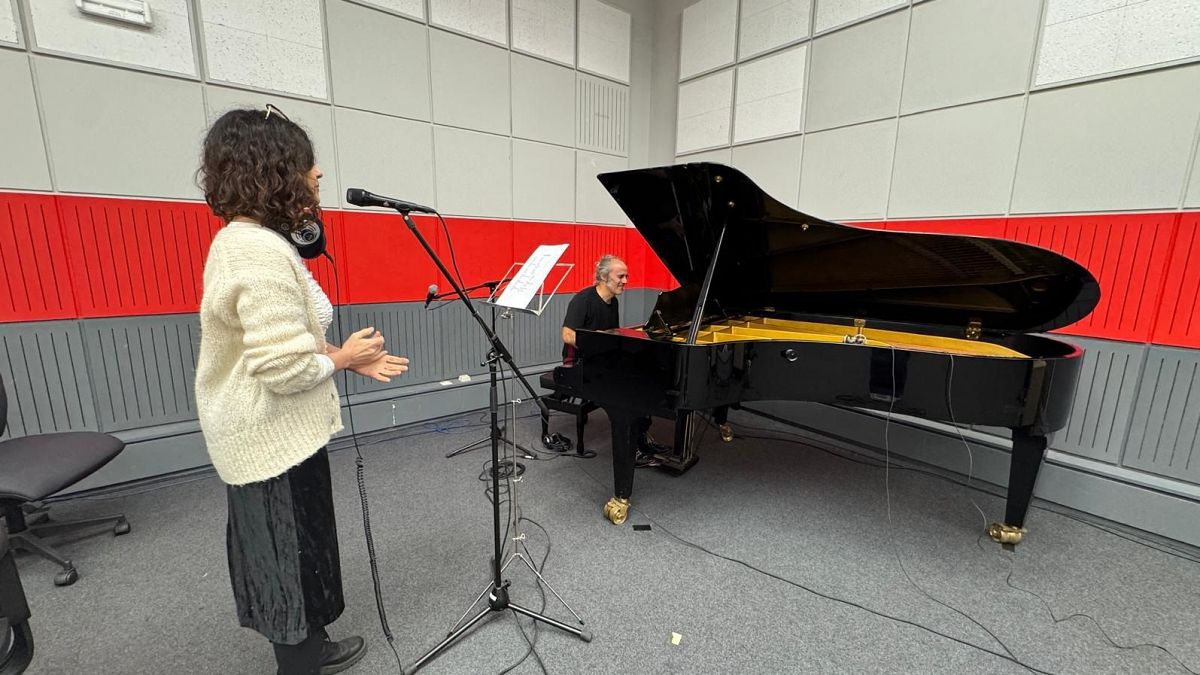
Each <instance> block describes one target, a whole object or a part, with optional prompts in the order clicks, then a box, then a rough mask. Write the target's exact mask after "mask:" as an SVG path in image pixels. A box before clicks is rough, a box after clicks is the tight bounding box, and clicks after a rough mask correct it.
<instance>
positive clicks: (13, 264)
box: [0, 194, 76, 322]
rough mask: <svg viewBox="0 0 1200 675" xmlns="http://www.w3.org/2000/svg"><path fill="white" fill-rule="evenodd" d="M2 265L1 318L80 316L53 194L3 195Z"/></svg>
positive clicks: (0, 220)
mask: <svg viewBox="0 0 1200 675" xmlns="http://www.w3.org/2000/svg"><path fill="white" fill-rule="evenodd" d="M0 267H2V268H3V269H0V321H5V322H8V321H38V320H46V319H69V318H73V317H75V316H76V309H75V297H74V295H73V294H72V292H71V281H70V272H69V269H68V266H67V263H66V246H65V245H64V243H63V239H62V228H61V227H60V225H59V222H58V210H57V208H56V202H55V198H54V197H53V196H50V195H26V194H18V195H0Z"/></svg>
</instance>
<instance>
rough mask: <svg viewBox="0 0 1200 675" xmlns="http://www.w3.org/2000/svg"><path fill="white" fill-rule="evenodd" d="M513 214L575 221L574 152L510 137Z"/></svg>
mask: <svg viewBox="0 0 1200 675" xmlns="http://www.w3.org/2000/svg"><path fill="white" fill-rule="evenodd" d="M513 217H514V218H530V219H533V220H557V221H567V222H571V221H574V220H575V151H574V150H572V149H570V148H561V147H558V146H556V145H545V144H543V143H533V142H530V141H522V140H518V139H515V138H514V139H513Z"/></svg>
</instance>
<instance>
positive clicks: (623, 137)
mask: <svg viewBox="0 0 1200 675" xmlns="http://www.w3.org/2000/svg"><path fill="white" fill-rule="evenodd" d="M578 91H579V95H578V103H577V105H576V109H577V110H578V111H579V135H578V141H579V147H581V148H584V149H586V150H595V151H597V152H605V153H609V154H613V155H628V154H629V87H628V86H625V85H622V84H616V83H613V82H609V81H608V80H603V79H600V78H598V77H592V76H591V75H585V74H583V73H579V89H578Z"/></svg>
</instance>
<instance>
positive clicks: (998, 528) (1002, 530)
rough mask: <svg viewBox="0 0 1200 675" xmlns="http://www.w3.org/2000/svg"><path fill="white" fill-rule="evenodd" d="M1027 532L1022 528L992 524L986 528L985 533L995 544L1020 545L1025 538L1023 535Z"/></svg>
mask: <svg viewBox="0 0 1200 675" xmlns="http://www.w3.org/2000/svg"><path fill="white" fill-rule="evenodd" d="M1028 531H1029V530H1026V529H1025V528H1023V527H1014V526H1012V525H1004V524H1002V523H992V524H991V526H989V527H988V531H987V533H988V536H989V537H991V538H992V540H993V541H995V542H996V543H997V544H1009V545H1016V544H1019V543H1021V540H1022V539H1024V538H1025V533H1026V532H1028Z"/></svg>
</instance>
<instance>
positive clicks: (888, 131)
mask: <svg viewBox="0 0 1200 675" xmlns="http://www.w3.org/2000/svg"><path fill="white" fill-rule="evenodd" d="M895 144H896V122H895V121H894V120H885V121H883V122H872V123H870V124H859V125H856V126H852V127H846V128H844V129H834V130H832V131H822V132H820V133H815V134H807V135H806V136H805V137H804V160H803V163H802V164H801V165H800V210H801V211H803V212H805V213H809V214H812V215H814V216H816V217H818V218H824V219H827V220H840V219H849V220H856V219H871V218H882V217H883V215H884V212H885V211H886V210H887V208H886V207H887V198H888V184H889V180H890V178H891V168H892V149H893V147H894V146H895Z"/></svg>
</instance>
